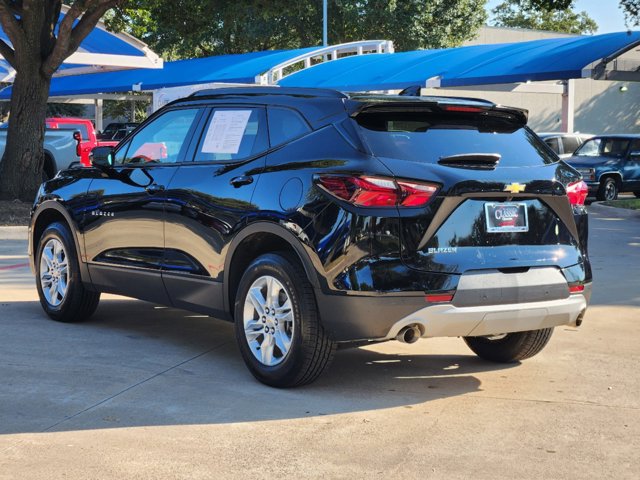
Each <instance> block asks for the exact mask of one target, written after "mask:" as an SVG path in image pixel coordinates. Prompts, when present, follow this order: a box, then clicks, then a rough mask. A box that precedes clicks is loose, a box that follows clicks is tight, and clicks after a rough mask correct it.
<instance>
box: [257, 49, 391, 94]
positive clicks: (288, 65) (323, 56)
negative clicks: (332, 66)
mask: <svg viewBox="0 0 640 480" xmlns="http://www.w3.org/2000/svg"><path fill="white" fill-rule="evenodd" d="M393 51H394V50H393V42H392V41H391V40H361V41H359V42H349V43H341V44H338V45H329V46H327V47H319V48H317V49H315V50H312V51H310V52H308V53H305V54H303V55H298V56H297V57H294V58H291V59H289V60H287V61H286V62H282V63H279V64H278V65H275V66H273V67H271V68H270V69H269V70H267V71H266V72H264V73H262V74H260V75H256V84H257V85H275V84H276V83H278V82H279V81H280V80H282V79H283V78H284V77H286V76H288V75H291V74H292V73H295V72H298V71H300V70H303V69H305V68H309V67H311V66H313V65H317V64H318V63H324V62H330V61H332V60H337V59H338V58H342V57H345V56H347V55H364V54H370V53H393ZM287 69H288V70H289V71H285V70H287Z"/></svg>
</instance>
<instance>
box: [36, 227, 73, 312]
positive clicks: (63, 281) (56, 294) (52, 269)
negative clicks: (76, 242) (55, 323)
mask: <svg viewBox="0 0 640 480" xmlns="http://www.w3.org/2000/svg"><path fill="white" fill-rule="evenodd" d="M40 286H41V287H42V293H43V294H44V297H45V299H46V301H47V302H48V303H49V305H51V306H53V307H57V306H58V305H60V304H61V303H62V302H63V301H64V299H65V297H66V295H67V289H68V287H69V269H68V265H67V252H66V251H65V249H64V246H63V245H62V242H60V240H57V239H55V238H52V239H51V240H49V241H48V242H47V243H46V244H45V246H44V248H43V249H42V253H41V255H40Z"/></svg>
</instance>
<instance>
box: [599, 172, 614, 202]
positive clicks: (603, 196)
mask: <svg viewBox="0 0 640 480" xmlns="http://www.w3.org/2000/svg"><path fill="white" fill-rule="evenodd" d="M618 193H619V188H618V182H616V181H615V179H614V178H611V177H607V178H605V179H604V180H602V181H600V187H599V188H598V194H597V197H598V200H600V201H603V200H605V201H611V200H615V199H616V198H618Z"/></svg>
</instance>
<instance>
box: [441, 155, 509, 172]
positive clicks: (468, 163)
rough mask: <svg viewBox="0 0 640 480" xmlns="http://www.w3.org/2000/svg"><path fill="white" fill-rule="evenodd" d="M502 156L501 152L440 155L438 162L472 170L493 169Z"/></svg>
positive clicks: (447, 165)
mask: <svg viewBox="0 0 640 480" xmlns="http://www.w3.org/2000/svg"><path fill="white" fill-rule="evenodd" d="M500 158H502V156H501V155H500V154H499V153H462V154H459V155H449V156H446V157H440V160H438V163H439V164H440V165H444V166H446V167H453V168H468V169H472V170H493V169H494V168H496V167H497V166H498V163H499V162H500Z"/></svg>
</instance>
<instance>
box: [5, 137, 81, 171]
mask: <svg viewBox="0 0 640 480" xmlns="http://www.w3.org/2000/svg"><path fill="white" fill-rule="evenodd" d="M7 126H8V124H4V125H2V126H1V127H0V160H1V159H2V156H3V155H4V149H5V147H6V145H7V132H8V130H7ZM75 132H77V130H75V129H73V128H64V129H53V130H52V129H46V130H45V133H44V163H43V170H42V179H43V181H44V180H48V179H50V178H53V177H54V175H55V174H56V173H57V172H58V171H59V170H64V169H66V168H69V166H70V165H71V164H72V163H74V162H78V161H79V160H80V158H79V157H78V155H77V151H76V150H77V148H76V147H77V141H76V139H75V138H74V133H75Z"/></svg>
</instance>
